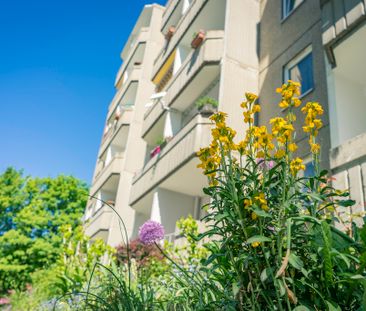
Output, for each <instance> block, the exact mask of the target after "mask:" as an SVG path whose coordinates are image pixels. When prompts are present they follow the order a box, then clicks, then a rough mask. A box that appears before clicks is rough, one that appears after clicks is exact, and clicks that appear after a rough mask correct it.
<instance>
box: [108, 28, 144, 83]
mask: <svg viewBox="0 0 366 311" xmlns="http://www.w3.org/2000/svg"><path fill="white" fill-rule="evenodd" d="M148 36H149V28H148V27H143V28H141V29H140V32H139V34H138V35H137V36H136V38H135V39H134V40H133V42H132V43H131V49H130V51H129V54H128V57H127V59H124V60H123V64H122V65H121V67H120V68H119V70H118V72H117V75H116V80H115V83H114V85H115V86H116V87H117V85H118V83H119V81H120V79H121V78H122V76H123V74H124V72H125V70H126V68H127V67H128V66H129V65H130V63H131V60H132V59H133V56H134V54H135V52H136V50H137V47H138V46H139V44H141V43H145V42H146V41H147V40H148Z"/></svg>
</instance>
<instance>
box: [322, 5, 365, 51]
mask: <svg viewBox="0 0 366 311" xmlns="http://www.w3.org/2000/svg"><path fill="white" fill-rule="evenodd" d="M365 5H366V3H365V2H364V1H363V0H352V1H351V0H322V1H321V9H322V28H323V44H324V45H331V44H333V43H334V42H335V41H336V40H338V39H340V38H341V37H343V36H344V35H345V34H346V33H349V32H350V31H351V30H352V29H354V28H355V27H356V26H357V25H359V24H360V23H361V22H362V21H365V20H366V15H365Z"/></svg>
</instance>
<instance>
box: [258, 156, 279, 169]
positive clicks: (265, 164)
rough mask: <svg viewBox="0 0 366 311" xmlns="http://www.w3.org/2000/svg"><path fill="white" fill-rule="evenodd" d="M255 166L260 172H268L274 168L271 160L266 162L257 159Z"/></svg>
mask: <svg viewBox="0 0 366 311" xmlns="http://www.w3.org/2000/svg"><path fill="white" fill-rule="evenodd" d="M257 164H258V166H259V167H260V168H261V169H262V170H270V169H271V168H273V167H274V166H275V162H274V161H272V160H270V161H266V160H265V159H263V158H258V159H257Z"/></svg>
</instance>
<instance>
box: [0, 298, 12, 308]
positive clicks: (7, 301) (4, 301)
mask: <svg viewBox="0 0 366 311" xmlns="http://www.w3.org/2000/svg"><path fill="white" fill-rule="evenodd" d="M9 304H10V299H9V298H6V297H2V298H0V306H1V305H9Z"/></svg>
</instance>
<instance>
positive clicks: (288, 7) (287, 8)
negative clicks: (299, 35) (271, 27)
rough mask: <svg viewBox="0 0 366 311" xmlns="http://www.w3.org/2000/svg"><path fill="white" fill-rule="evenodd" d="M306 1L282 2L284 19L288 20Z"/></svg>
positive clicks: (291, 0)
mask: <svg viewBox="0 0 366 311" xmlns="http://www.w3.org/2000/svg"><path fill="white" fill-rule="evenodd" d="M303 1H304V0H282V18H286V17H287V16H288V15H290V13H291V12H292V11H293V10H295V9H296V8H297V7H298V6H299V5H300V3H301V2H303Z"/></svg>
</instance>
